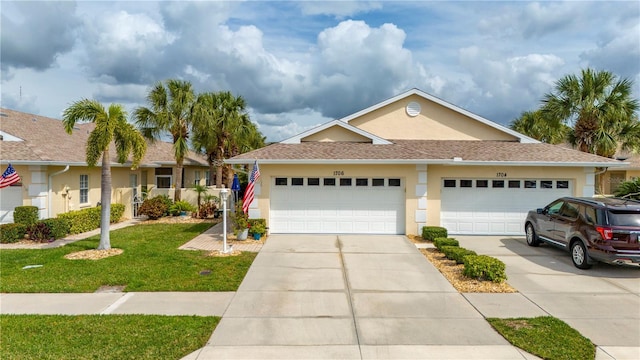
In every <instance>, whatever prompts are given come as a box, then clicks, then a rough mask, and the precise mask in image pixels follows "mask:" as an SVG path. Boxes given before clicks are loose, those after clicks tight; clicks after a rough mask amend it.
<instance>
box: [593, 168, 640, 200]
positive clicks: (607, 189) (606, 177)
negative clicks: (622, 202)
mask: <svg viewBox="0 0 640 360" xmlns="http://www.w3.org/2000/svg"><path fill="white" fill-rule="evenodd" d="M612 172H613V173H619V174H622V175H623V176H624V181H631V180H633V179H634V178H639V177H640V170H624V169H621V170H609V171H607V172H605V173H604V174H602V175H600V176H602V177H603V179H602V186H603V188H604V189H603V195H613V193H614V191H615V187H616V184H614V182H615V181H614V180H613V179H612V178H611V173H612ZM598 181H600V180H598Z"/></svg>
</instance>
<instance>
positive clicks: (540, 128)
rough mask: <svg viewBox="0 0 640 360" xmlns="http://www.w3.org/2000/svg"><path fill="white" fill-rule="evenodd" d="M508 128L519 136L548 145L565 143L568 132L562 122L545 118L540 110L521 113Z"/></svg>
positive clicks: (567, 128) (568, 129)
mask: <svg viewBox="0 0 640 360" xmlns="http://www.w3.org/2000/svg"><path fill="white" fill-rule="evenodd" d="M510 127H511V129H512V130H515V131H517V132H519V133H521V134H525V135H527V136H529V137H532V138H534V139H536V140H539V141H542V142H545V143H549V144H559V143H561V142H563V141H565V140H566V139H567V134H568V133H569V131H570V128H569V127H568V126H567V125H565V124H564V123H563V122H561V121H558V120H557V119H556V120H549V119H547V118H545V117H544V114H543V112H542V111H540V110H536V111H525V112H523V113H522V115H520V117H519V118H517V119H516V120H514V121H512V122H511V125H510Z"/></svg>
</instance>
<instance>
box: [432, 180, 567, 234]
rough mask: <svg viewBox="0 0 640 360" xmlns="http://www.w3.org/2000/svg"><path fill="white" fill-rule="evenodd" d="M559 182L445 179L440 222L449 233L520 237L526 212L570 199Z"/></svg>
mask: <svg viewBox="0 0 640 360" xmlns="http://www.w3.org/2000/svg"><path fill="white" fill-rule="evenodd" d="M571 188H572V183H571V181H569V180H562V179H521V180H517V179H512V180H506V179H505V180H495V179H492V180H487V179H444V180H443V183H442V204H441V210H440V211H441V214H440V219H441V220H440V221H441V225H442V226H443V227H445V228H446V229H447V230H448V231H449V233H450V234H477V235H519V234H523V233H524V220H525V218H526V217H527V212H528V211H529V210H535V209H537V208H540V207H543V206H544V205H546V204H548V203H550V202H551V201H553V200H555V199H557V198H559V197H562V196H571V195H572V194H573V191H572V190H571Z"/></svg>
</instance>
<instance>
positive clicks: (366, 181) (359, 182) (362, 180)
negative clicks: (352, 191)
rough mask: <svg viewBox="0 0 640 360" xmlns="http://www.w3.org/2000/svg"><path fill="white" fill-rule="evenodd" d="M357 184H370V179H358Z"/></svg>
mask: <svg viewBox="0 0 640 360" xmlns="http://www.w3.org/2000/svg"><path fill="white" fill-rule="evenodd" d="M356 186H369V179H356Z"/></svg>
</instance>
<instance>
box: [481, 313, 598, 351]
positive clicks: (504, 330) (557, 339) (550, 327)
mask: <svg viewBox="0 0 640 360" xmlns="http://www.w3.org/2000/svg"><path fill="white" fill-rule="evenodd" d="M487 321H488V322H489V323H490V324H491V326H493V328H494V329H496V330H497V331H498V332H499V333H500V334H501V335H502V336H503V337H504V338H505V339H507V341H509V342H510V343H511V344H513V345H515V346H517V347H519V348H521V349H523V350H525V351H527V352H529V353H531V354H533V355H536V356H539V357H541V358H543V359H547V360H564V359H567V360H568V359H581V360H583V359H594V358H595V356H596V348H595V345H594V344H593V343H592V342H591V341H590V340H589V339H587V338H586V337H584V336H582V335H581V334H580V333H579V332H578V331H576V330H575V329H573V328H572V327H570V326H569V325H567V324H566V323H565V322H563V321H562V320H560V319H557V318H554V317H551V316H540V317H535V318H510V319H498V318H487Z"/></svg>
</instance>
